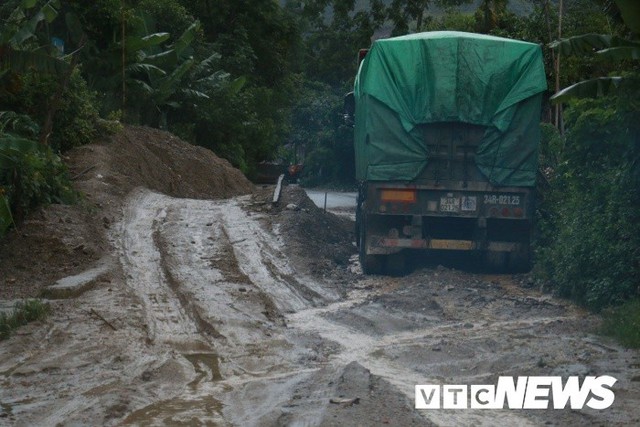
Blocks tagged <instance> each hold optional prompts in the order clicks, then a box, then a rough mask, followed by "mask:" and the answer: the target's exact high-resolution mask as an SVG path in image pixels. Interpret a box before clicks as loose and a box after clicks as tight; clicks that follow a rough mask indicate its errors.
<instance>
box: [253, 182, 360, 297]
mask: <svg viewBox="0 0 640 427" xmlns="http://www.w3.org/2000/svg"><path fill="white" fill-rule="evenodd" d="M272 200H273V187H270V186H263V187H261V188H258V189H256V191H255V193H254V194H253V209H254V210H256V211H259V212H262V213H268V219H269V221H270V222H271V227H272V228H273V229H274V232H275V233H276V234H279V235H281V236H282V240H283V243H284V245H285V249H286V252H287V254H288V255H289V258H290V260H291V261H292V262H293V263H294V264H295V266H296V268H297V269H298V270H300V271H303V272H305V273H308V274H311V275H313V276H315V277H316V278H319V279H324V281H325V282H326V283H331V284H334V285H336V286H338V287H340V288H341V290H344V289H345V287H346V286H347V285H348V284H350V283H353V282H354V281H355V280H357V275H356V274H355V273H353V272H352V271H351V270H350V269H349V265H350V263H349V261H350V259H351V258H352V257H353V256H354V254H355V253H356V247H355V234H354V223H353V221H351V220H350V219H348V218H345V217H342V216H338V215H334V214H332V213H329V212H325V211H324V210H322V209H321V208H319V207H317V206H316V205H315V203H313V201H312V200H311V199H310V198H309V197H308V196H307V193H306V192H305V191H304V189H303V188H301V187H299V186H298V185H285V186H284V187H283V188H282V192H281V195H280V198H279V200H278V202H277V203H272Z"/></svg>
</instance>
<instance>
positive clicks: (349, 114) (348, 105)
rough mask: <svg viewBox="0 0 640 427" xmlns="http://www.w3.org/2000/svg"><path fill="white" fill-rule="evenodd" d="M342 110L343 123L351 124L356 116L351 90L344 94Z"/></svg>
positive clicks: (354, 99) (354, 98) (354, 100)
mask: <svg viewBox="0 0 640 427" xmlns="http://www.w3.org/2000/svg"><path fill="white" fill-rule="evenodd" d="M343 112H344V113H343V117H344V124H345V125H347V126H353V124H354V120H355V117H356V97H355V96H354V94H353V92H349V93H348V94H346V95H345V96H344V109H343Z"/></svg>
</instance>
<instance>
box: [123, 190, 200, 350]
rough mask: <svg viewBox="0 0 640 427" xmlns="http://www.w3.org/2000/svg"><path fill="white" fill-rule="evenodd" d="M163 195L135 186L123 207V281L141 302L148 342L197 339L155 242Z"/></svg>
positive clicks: (163, 209)
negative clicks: (173, 288)
mask: <svg viewBox="0 0 640 427" xmlns="http://www.w3.org/2000/svg"><path fill="white" fill-rule="evenodd" d="M162 198H163V196H161V195H159V194H156V193H152V192H148V191H142V190H138V191H136V192H134V194H133V195H132V196H130V198H129V202H128V204H127V205H126V207H125V211H124V219H123V223H122V231H121V233H122V236H121V246H120V251H121V254H120V260H121V264H122V267H123V269H124V274H125V282H126V284H127V285H128V286H129V287H130V288H131V289H133V290H134V292H135V293H136V295H137V296H138V297H139V298H140V300H141V301H142V303H143V306H144V311H145V315H146V319H147V323H146V328H147V337H148V341H149V342H150V343H158V342H190V341H198V340H199V336H200V334H199V331H198V327H197V325H196V323H195V322H194V321H193V320H192V318H191V317H190V316H189V313H188V312H187V311H186V309H185V307H184V306H183V304H182V303H181V302H180V298H179V297H178V296H177V295H176V294H175V293H174V291H173V290H172V288H171V286H170V285H169V278H168V277H167V276H166V274H165V268H163V266H162V264H163V263H162V253H161V250H160V248H159V247H158V246H157V245H156V242H155V241H156V240H157V237H156V232H157V229H158V227H159V223H161V222H162V221H163V219H164V218H166V215H167V211H166V207H164V206H162V205H161V204H160V203H159V202H160V200H161V199H162Z"/></svg>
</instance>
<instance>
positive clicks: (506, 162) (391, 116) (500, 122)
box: [354, 31, 547, 186]
mask: <svg viewBox="0 0 640 427" xmlns="http://www.w3.org/2000/svg"><path fill="white" fill-rule="evenodd" d="M546 88H547V82H546V78H545V73H544V67H543V62H542V51H541V49H540V47H539V46H538V45H536V44H533V43H527V42H522V41H517V40H510V39H505V38H500V37H492V36H485V35H480V34H471V33H462V32H453V31H437V32H428V33H420V34H412V35H408V36H403V37H395V38H390V39H383V40H378V41H376V42H374V43H373V45H372V47H371V50H370V51H369V53H368V54H367V56H366V57H365V59H364V61H362V63H361V64H360V70H359V72H358V76H357V78H356V82H355V89H354V95H355V101H356V126H355V148H356V176H357V178H358V179H360V180H374V181H393V180H401V181H411V180H414V179H416V178H417V177H418V175H419V174H420V173H421V171H422V170H423V169H424V167H425V166H426V165H427V162H428V161H429V152H428V149H427V147H426V145H425V143H424V133H423V132H424V129H419V128H418V126H419V125H426V124H429V123H438V122H465V123H470V124H475V125H482V126H486V131H485V134H484V137H483V139H482V141H481V143H480V145H479V147H478V151H477V153H476V164H477V165H478V167H479V169H480V170H481V172H482V173H483V174H484V175H485V176H486V177H487V178H488V179H489V180H490V181H491V183H493V184H495V185H509V186H533V185H534V183H535V176H536V169H537V148H538V143H539V139H540V129H539V121H540V106H541V99H542V92H543V91H545V90H546Z"/></svg>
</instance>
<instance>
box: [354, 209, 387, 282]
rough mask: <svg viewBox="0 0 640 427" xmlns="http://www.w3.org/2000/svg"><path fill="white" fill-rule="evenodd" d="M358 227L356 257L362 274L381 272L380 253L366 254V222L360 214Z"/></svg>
mask: <svg viewBox="0 0 640 427" xmlns="http://www.w3.org/2000/svg"><path fill="white" fill-rule="evenodd" d="M360 218H361V219H360V221H359V227H358V258H359V259H360V266H361V267H362V272H363V273H364V274H380V273H381V272H382V266H383V262H382V261H383V259H382V255H368V254H367V241H366V239H367V224H366V220H365V219H364V218H363V217H362V216H361V217H360Z"/></svg>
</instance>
